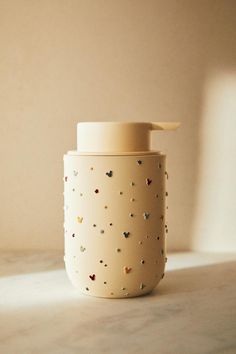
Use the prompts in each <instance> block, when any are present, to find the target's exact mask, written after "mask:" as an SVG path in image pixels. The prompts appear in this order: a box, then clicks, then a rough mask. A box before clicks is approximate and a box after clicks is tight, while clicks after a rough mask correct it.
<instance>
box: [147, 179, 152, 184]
mask: <svg viewBox="0 0 236 354" xmlns="http://www.w3.org/2000/svg"><path fill="white" fill-rule="evenodd" d="M151 183H152V180H151V179H150V178H146V184H147V185H148V186H149V185H150V184H151Z"/></svg>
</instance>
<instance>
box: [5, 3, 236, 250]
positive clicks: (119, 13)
mask: <svg viewBox="0 0 236 354" xmlns="http://www.w3.org/2000/svg"><path fill="white" fill-rule="evenodd" d="M235 19H236V1H234V0H232V1H230V0H222V1H219V0H204V1H201V0H200V1H197V0H196V1H192V0H178V1H176V0H175V1H174V0H165V1H164V0H163V1H159V0H156V1H155V0H146V1H144V0H143V1H140V0H128V1H127V0H119V1H113V0H93V1H92V0H77V1H75V0H74V1H72V0H57V1H56V0H40V1H39V0H38V1H35V0H0V129H1V130H0V159H1V174H0V197H1V203H0V247H1V248H6V249H12V248H15V249H20V248H37V249H62V248H63V209H62V207H63V195H62V191H63V181H62V176H63V162H62V161H63V160H62V156H63V153H65V152H66V151H67V150H72V149H74V148H75V144H76V123H77V122H78V121H93V120H98V121H99V120H124V121H125V120H136V121H143V120H144V121H149V120H153V121H154V120H176V121H179V120H180V121H181V122H182V127H181V129H180V130H179V131H178V132H176V133H174V132H171V133H165V134H164V133H156V135H155V137H154V139H153V145H154V147H155V148H157V149H161V150H162V151H164V152H166V153H167V154H168V170H169V174H170V179H169V187H168V189H169V206H170V210H169V216H168V219H169V229H170V231H169V236H168V248H169V250H180V249H196V250H206V251H209V250H212V251H221V250H222V251H233V250H234V251H235V250H236V240H235V229H236V227H235V226H236V221H235V219H236V217H235V211H236V205H235V200H236V188H235V181H236V165H235V160H236V156H235V152H236V142H235V140H236V139H235V137H236V134H235V132H236V107H235V102H236V20H235Z"/></svg>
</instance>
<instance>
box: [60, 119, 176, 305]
mask: <svg viewBox="0 0 236 354" xmlns="http://www.w3.org/2000/svg"><path fill="white" fill-rule="evenodd" d="M178 126H179V123H154V122H152V123H145V122H127V123H125V122H82V123H78V125H77V150H76V151H70V152H68V153H67V154H66V155H65V156H64V210H65V223H64V228H65V258H64V259H65V266H66V271H67V274H68V276H69V279H70V280H71V282H72V284H73V285H75V286H76V287H77V288H79V289H80V290H81V291H82V292H83V293H85V294H88V295H93V296H100V297H106V298H126V297H133V296H139V295H143V294H146V293H149V292H150V291H152V290H153V289H154V288H155V286H156V285H157V284H158V283H159V281H160V280H161V279H162V278H163V276H164V269H165V262H166V253H165V233H166V227H167V226H166V223H165V209H166V207H165V199H166V189H165V180H166V178H167V177H168V175H167V172H166V161H165V160H166V156H165V155H164V154H162V153H160V152H158V151H152V150H150V132H151V131H152V130H170V129H176V128H177V127H178Z"/></svg>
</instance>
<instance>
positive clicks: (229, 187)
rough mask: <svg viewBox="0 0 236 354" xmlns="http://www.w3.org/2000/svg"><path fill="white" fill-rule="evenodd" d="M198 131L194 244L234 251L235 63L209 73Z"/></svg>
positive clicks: (235, 162) (214, 249)
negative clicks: (231, 66)
mask: <svg viewBox="0 0 236 354" xmlns="http://www.w3.org/2000/svg"><path fill="white" fill-rule="evenodd" d="M235 59H236V58H235ZM199 132H200V134H199V145H200V147H199V156H200V158H199V162H198V164H199V166H198V175H197V185H198V190H197V195H196V202H195V203H196V206H197V207H196V212H195V216H194V219H193V238H192V240H191V242H192V244H191V247H192V248H194V249H197V250H204V251H226V252H233V251H236V239H235V233H236V220H235V210H236V188H235V181H236V67H233V68H232V69H230V67H227V66H225V67H223V68H222V69H221V68H219V69H218V70H216V69H215V70H212V72H211V73H210V74H209V75H208V79H207V80H206V83H205V88H204V101H203V108H202V120H201V125H200V130H199Z"/></svg>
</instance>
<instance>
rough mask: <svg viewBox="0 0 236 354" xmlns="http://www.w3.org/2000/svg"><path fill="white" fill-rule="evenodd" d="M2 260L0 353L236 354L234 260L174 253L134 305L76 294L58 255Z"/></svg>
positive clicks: (21, 255) (4, 256)
mask: <svg viewBox="0 0 236 354" xmlns="http://www.w3.org/2000/svg"><path fill="white" fill-rule="evenodd" d="M0 255H1V259H0V353H1V354H18V353H20V354H31V353H32V354H38V353H40V354H41V353H50V354H54V353H55V354H74V353H75V354H100V353H109V354H110V353H111V354H143V353H147V354H154V353H155V354H156V353H158V354H169V353H171V354H172V353H174V354H199V353H208V354H226V353H227V354H229V353H230V354H234V353H236V282H235V280H236V255H229V254H228V255H223V254H195V253H177V254H172V255H169V260H168V263H167V272H166V276H165V278H164V279H163V281H162V282H161V283H160V284H159V286H158V287H157V288H156V289H155V290H154V291H153V293H152V294H150V295H147V296H144V297H138V298H132V299H102V298H93V297H90V296H86V295H82V294H80V293H78V291H77V290H75V289H73V287H72V286H71V284H70V282H69V280H68V279H67V276H66V273H65V271H64V266H63V261H62V258H63V256H62V255H61V254H58V253H55V252H47V253H45V252H44V253H39V252H37V253H32V252H20V253H13V252H2V253H1V254H0Z"/></svg>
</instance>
